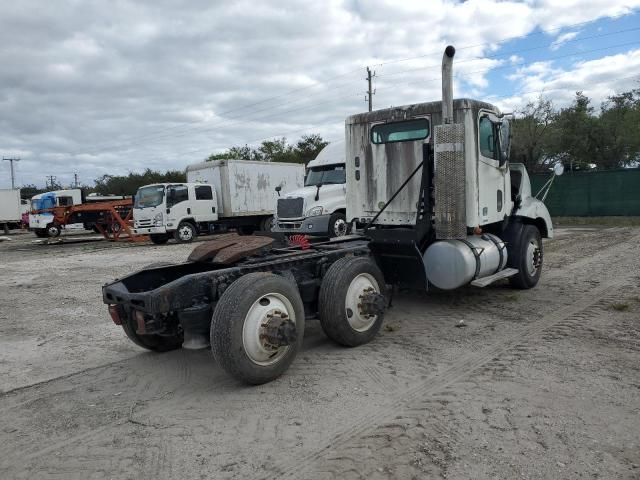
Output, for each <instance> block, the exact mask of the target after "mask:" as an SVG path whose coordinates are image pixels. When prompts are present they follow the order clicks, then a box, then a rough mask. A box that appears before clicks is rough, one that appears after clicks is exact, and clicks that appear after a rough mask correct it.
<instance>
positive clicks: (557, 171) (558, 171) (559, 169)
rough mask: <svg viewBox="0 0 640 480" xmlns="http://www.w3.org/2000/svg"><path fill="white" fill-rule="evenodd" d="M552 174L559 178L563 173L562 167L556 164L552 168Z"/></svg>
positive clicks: (560, 164)
mask: <svg viewBox="0 0 640 480" xmlns="http://www.w3.org/2000/svg"><path fill="white" fill-rule="evenodd" d="M553 173H554V174H555V175H557V176H560V175H562V174H563V173H564V165H563V164H562V163H556V164H555V165H554V166H553Z"/></svg>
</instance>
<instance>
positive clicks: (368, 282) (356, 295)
mask: <svg viewBox="0 0 640 480" xmlns="http://www.w3.org/2000/svg"><path fill="white" fill-rule="evenodd" d="M369 292H375V293H380V286H379V285H378V282H377V281H376V279H375V278H374V277H373V275H370V274H368V273H361V274H360V275H358V276H357V277H355V278H354V279H353V280H352V281H351V283H350V284H349V288H348V289H347V296H346V298H345V302H344V308H345V315H346V316H347V321H348V322H349V325H350V326H351V328H353V329H354V330H355V331H356V332H365V331H367V330H368V329H369V328H371V326H372V325H373V324H374V323H376V320H377V319H378V316H377V315H365V314H364V313H363V312H362V298H363V297H364V295H365V294H367V293H369Z"/></svg>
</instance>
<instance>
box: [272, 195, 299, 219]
mask: <svg viewBox="0 0 640 480" xmlns="http://www.w3.org/2000/svg"><path fill="white" fill-rule="evenodd" d="M303 209H304V200H303V199H302V198H301V197H298V198H279V199H278V210H277V214H278V218H302V217H303V216H304V215H303V212H302V210H303Z"/></svg>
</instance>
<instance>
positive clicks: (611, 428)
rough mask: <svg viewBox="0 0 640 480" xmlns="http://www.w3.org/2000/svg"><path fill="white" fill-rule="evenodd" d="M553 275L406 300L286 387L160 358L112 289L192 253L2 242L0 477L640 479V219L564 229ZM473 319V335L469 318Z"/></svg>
mask: <svg viewBox="0 0 640 480" xmlns="http://www.w3.org/2000/svg"><path fill="white" fill-rule="evenodd" d="M556 233H557V236H556V238H555V239H553V240H551V241H548V242H546V245H545V259H544V260H545V266H544V272H543V277H542V280H541V282H540V284H539V285H538V286H537V287H536V288H535V289H532V290H528V291H515V290H511V289H510V288H509V287H508V284H506V283H500V284H496V285H492V286H490V287H487V288H485V289H475V288H473V287H469V288H465V289H463V290H461V291H457V292H454V293H446V292H439V293H436V292H431V293H429V294H427V293H421V292H401V293H400V294H399V295H398V296H397V297H396V298H395V300H394V306H393V308H392V309H391V310H389V311H388V313H387V316H386V319H385V324H384V327H383V329H382V332H381V334H380V335H379V336H378V337H377V338H376V339H375V340H374V341H373V342H371V343H370V344H367V345H364V346H362V347H358V348H354V349H347V348H343V347H339V346H337V345H335V344H333V343H332V342H330V341H329V340H328V339H327V338H326V337H325V336H324V334H323V333H322V331H321V329H320V326H319V325H318V323H317V322H314V321H309V322H308V323H307V325H308V326H307V331H306V335H305V337H306V338H305V343H304V348H303V351H302V352H301V353H300V354H299V355H298V357H297V359H296V361H295V362H294V364H293V365H292V367H291V369H290V370H289V371H288V372H287V373H286V374H285V375H284V376H282V377H281V378H280V379H278V380H276V381H274V382H272V383H269V384H266V385H263V386H259V387H248V386H244V385H241V384H239V383H238V382H236V381H235V380H233V379H230V378H229V377H227V376H226V375H225V374H224V373H223V372H222V371H221V369H220V368H219V367H218V366H216V364H215V362H214V360H213V358H212V356H211V354H210V353H209V352H208V351H195V352H194V351H185V350H178V351H174V352H170V353H165V354H153V353H149V352H146V351H144V350H142V349H140V348H138V347H136V346H135V345H133V344H132V343H131V342H129V341H128V340H127V339H126V337H125V335H124V333H123V332H122V331H121V329H120V327H116V326H115V325H113V323H112V322H111V320H110V318H109V316H108V314H107V310H106V307H105V306H104V305H103V304H102V300H101V293H100V287H101V285H102V284H104V283H105V282H107V281H110V280H112V279H113V278H115V277H118V276H122V275H125V274H126V273H128V272H131V271H134V270H136V269H137V268H140V267H142V266H144V265H146V264H149V263H153V262H158V261H181V260H183V259H185V258H186V256H187V254H188V253H189V252H190V250H191V248H192V246H183V245H166V246H152V245H148V244H144V245H133V246H132V245H113V244H107V243H103V242H91V243H79V244H75V245H49V246H44V245H37V244H33V243H32V240H33V239H34V238H35V237H33V236H31V235H27V234H23V235H14V236H12V240H11V241H7V242H3V243H0V265H1V268H2V275H1V276H0V391H1V392H2V393H0V478H2V479H14V478H16V479H38V478H44V479H65V480H66V479H83V480H84V479H103V478H109V479H136V480H140V479H175V478H180V479H205V478H206V479H229V478H237V479H254V478H255V479H267V478H269V479H274V478H278V479H280V478H287V479H333V478H339V479H368V480H375V479H427V478H447V479H519V478H525V479H539V478H544V479H560V478H562V479H573V478H585V479H586V478H589V479H596V478H601V479H638V478H640V433H639V432H640V228H637V227H606V228H598V227H584V228H582V227H581V228H560V229H558V230H557V232H556ZM460 320H464V322H465V324H466V326H465V327H463V328H457V327H456V325H457V324H458V322H459V321H460Z"/></svg>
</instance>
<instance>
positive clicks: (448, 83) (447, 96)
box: [442, 45, 456, 125]
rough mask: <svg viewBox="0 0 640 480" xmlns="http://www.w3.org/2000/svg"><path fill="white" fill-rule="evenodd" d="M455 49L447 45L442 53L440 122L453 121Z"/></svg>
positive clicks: (446, 123) (448, 122) (447, 122)
mask: <svg viewBox="0 0 640 480" xmlns="http://www.w3.org/2000/svg"><path fill="white" fill-rule="evenodd" d="M455 54H456V49H455V48H454V47H452V46H451V45H449V46H448V47H447V48H445V49H444V55H442V123H443V124H445V125H448V124H450V123H453V56H454V55H455Z"/></svg>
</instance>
